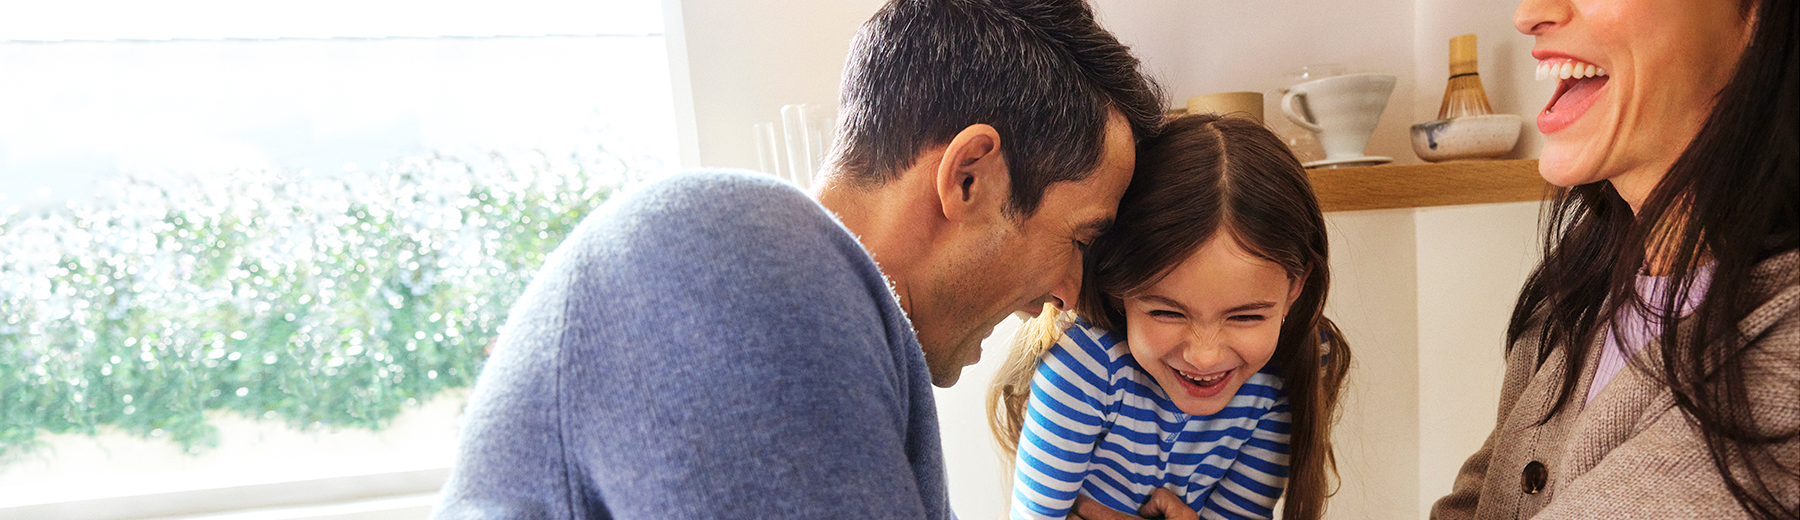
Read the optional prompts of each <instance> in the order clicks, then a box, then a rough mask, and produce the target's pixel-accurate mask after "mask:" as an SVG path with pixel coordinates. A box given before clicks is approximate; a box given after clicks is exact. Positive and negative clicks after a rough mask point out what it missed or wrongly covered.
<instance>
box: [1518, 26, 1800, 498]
mask: <svg viewBox="0 0 1800 520" xmlns="http://www.w3.org/2000/svg"><path fill="white" fill-rule="evenodd" d="M1795 5H1796V2H1792V1H1775V0H1762V1H1760V2H1758V1H1755V0H1750V1H1748V2H1746V3H1745V4H1744V13H1745V14H1746V17H1747V18H1746V19H1747V20H1749V23H1751V26H1752V30H1753V31H1754V32H1753V34H1752V36H1751V41H1750V44H1749V47H1748V48H1746V49H1745V52H1744V55H1743V57H1742V58H1741V59H1740V60H1739V61H1738V64H1737V68H1736V72H1734V73H1733V75H1732V77H1731V80H1730V82H1729V83H1728V84H1726V86H1725V88H1724V89H1723V90H1722V91H1720V92H1719V95H1718V98H1717V100H1716V102H1715V104H1714V106H1713V109H1712V113H1711V115H1710V116H1709V117H1708V118H1707V120H1706V123H1705V124H1704V125H1703V126H1702V127H1701V129H1700V131H1699V133H1698V134H1697V135H1696V136H1695V138H1694V140H1693V141H1692V142H1691V143H1690V144H1689V145H1688V147H1687V148H1686V149H1685V150H1683V151H1682V153H1681V156H1680V158H1678V159H1677V160H1676V161H1675V163H1674V165H1673V166H1672V167H1670V169H1669V171H1668V172H1667V174H1666V175H1665V176H1664V177H1663V179H1662V180H1661V182H1660V183H1658V184H1657V186H1656V188H1655V189H1654V190H1653V191H1652V192H1651V193H1650V195H1649V197H1648V199H1647V200H1646V201H1645V202H1644V204H1643V205H1642V208H1641V209H1640V211H1639V212H1638V214H1637V215H1635V216H1634V215H1633V214H1632V211H1631V208H1630V207H1629V206H1628V205H1627V204H1626V203H1625V201H1624V200H1623V199H1621V198H1620V197H1619V195H1618V193H1617V192H1616V191H1614V189H1613V187H1612V185H1611V184H1610V183H1608V182H1605V181H1602V182H1595V183H1591V184H1584V185H1580V186H1576V187H1573V188H1569V189H1567V190H1564V191H1563V193H1562V194H1561V195H1560V196H1559V197H1558V198H1557V200H1556V201H1555V202H1554V203H1553V204H1551V205H1550V206H1549V207H1548V210H1547V213H1546V218H1545V237H1544V251H1545V255H1544V261H1543V263H1542V264H1540V265H1539V266H1538V268H1537V270H1536V271H1535V272H1533V273H1532V275H1531V278H1530V279H1529V280H1528V281H1527V282H1526V284H1525V288H1524V290H1523V292H1522V293H1521V294H1520V295H1519V301H1518V303H1517V305H1515V306H1514V308H1513V314H1512V323H1511V325H1510V326H1509V327H1508V330H1507V341H1508V345H1509V346H1508V347H1507V348H1508V351H1510V350H1511V349H1512V348H1514V346H1517V345H1518V344H1519V343H1518V342H1519V340H1521V339H1523V338H1525V337H1526V336H1527V335H1528V334H1536V335H1537V337H1536V338H1535V339H1537V340H1538V343H1537V344H1536V345H1537V349H1538V350H1537V352H1536V355H1537V363H1538V365H1539V366H1540V367H1542V365H1543V364H1544V363H1545V361H1546V359H1547V358H1548V356H1549V354H1550V352H1551V350H1552V349H1553V348H1555V347H1557V346H1561V347H1562V348H1564V349H1567V354H1568V355H1567V356H1565V357H1564V358H1563V359H1564V361H1563V363H1564V365H1565V366H1564V368H1565V369H1566V371H1565V372H1564V377H1563V381H1562V385H1561V389H1560V390H1559V392H1558V394H1557V401H1556V404H1555V406H1554V407H1552V409H1551V410H1550V411H1549V412H1548V413H1547V414H1546V415H1545V416H1544V417H1543V418H1542V419H1541V420H1542V421H1548V420H1549V418H1550V417H1551V416H1554V415H1556V414H1557V413H1558V411H1560V410H1561V409H1562V408H1563V407H1565V406H1568V405H1569V401H1570V400H1571V399H1573V398H1574V397H1573V394H1574V393H1575V392H1574V390H1575V386H1576V385H1577V384H1578V383H1579V379H1580V378H1581V376H1582V375H1583V374H1584V373H1585V372H1586V371H1588V370H1592V367H1586V366H1583V365H1585V364H1586V363H1585V360H1586V357H1587V354H1588V349H1589V348H1591V347H1592V346H1593V345H1596V342H1595V340H1596V339H1597V338H1598V337H1599V334H1602V333H1605V332H1606V331H1607V330H1608V328H1609V327H1612V326H1613V325H1612V321H1613V320H1612V319H1611V318H1612V316H1614V315H1615V314H1617V312H1618V311H1619V309H1621V308H1627V307H1625V306H1631V307H1632V308H1635V309H1634V310H1635V311H1638V312H1644V313H1645V314H1646V315H1647V316H1649V317H1650V322H1651V323H1665V324H1676V323H1677V320H1678V319H1679V320H1680V324H1679V326H1667V327H1663V330H1662V332H1661V334H1660V336H1659V337H1658V341H1657V345H1658V346H1657V347H1654V348H1657V349H1659V350H1660V352H1658V353H1657V354H1659V355H1657V356H1637V357H1636V358H1635V359H1633V361H1632V364H1631V366H1632V369H1633V370H1636V371H1638V372H1639V373H1642V374H1644V375H1646V376H1649V377H1651V378H1653V379H1654V380H1656V381H1658V382H1659V383H1660V384H1662V385H1665V386H1667V387H1668V388H1669V389H1670V391H1671V392H1672V393H1673V395H1674V398H1675V405H1676V407H1678V408H1680V410H1681V412H1682V413H1683V414H1684V415H1685V416H1686V417H1687V420H1688V421H1689V422H1691V423H1692V424H1693V425H1694V426H1696V429H1698V430H1699V431H1700V432H1701V436H1702V437H1703V438H1704V440H1705V443H1706V448H1707V451H1708V453H1709V454H1710V455H1711V457H1712V461H1713V465H1714V466H1715V467H1716V468H1717V470H1718V472H1719V474H1720V476H1722V477H1723V478H1724V480H1725V483H1726V486H1727V487H1728V488H1729V489H1730V490H1731V494H1732V496H1733V497H1734V498H1735V499H1736V500H1737V502H1738V504H1739V505H1741V506H1743V508H1744V510H1745V512H1747V513H1748V514H1750V515H1751V516H1753V517H1756V518H1794V517H1796V516H1797V514H1800V513H1797V512H1796V511H1795V510H1794V509H1793V506H1792V504H1793V503H1794V502H1793V497H1777V496H1775V495H1774V493H1775V490H1774V489H1772V488H1771V486H1769V485H1768V482H1770V481H1771V479H1775V478H1784V477H1783V475H1785V478H1788V479H1793V478H1795V477H1796V475H1795V474H1794V470H1793V468H1792V466H1791V464H1792V461H1791V460H1788V461H1785V462H1784V461H1782V460H1780V459H1779V458H1777V457H1776V456H1775V455H1774V454H1772V453H1770V447H1771V446H1775V445H1778V444H1780V443H1783V442H1791V441H1792V440H1793V439H1794V438H1795V436H1796V435H1797V434H1800V432H1796V431H1793V430H1786V431H1782V430H1779V429H1778V427H1777V426H1776V425H1772V424H1763V423H1759V419H1766V418H1759V417H1758V416H1757V414H1756V413H1754V410H1753V408H1754V406H1753V404H1752V403H1751V399H1752V396H1751V395H1750V389H1749V388H1747V387H1746V384H1745V383H1746V376H1747V373H1746V367H1745V364H1744V353H1745V352H1746V351H1748V350H1751V349H1753V348H1756V346H1757V342H1758V341H1761V340H1762V339H1763V338H1762V337H1745V336H1744V335H1743V334H1742V332H1741V331H1740V330H1739V329H1738V324H1739V322H1741V321H1742V320H1744V319H1745V317H1747V316H1748V315H1749V314H1750V313H1751V312H1752V311H1753V310H1755V309H1756V308H1757V307H1758V306H1759V305H1761V304H1762V303H1763V302H1764V301H1766V300H1767V299H1768V298H1769V297H1770V296H1772V294H1770V293H1769V292H1768V291H1767V290H1763V289H1759V287H1758V285H1763V284H1769V283H1771V282H1772V281H1774V282H1778V283H1783V284H1792V283H1793V281H1794V277H1795V273H1792V272H1787V273H1777V274H1775V275H1774V276H1775V280H1768V279H1763V280H1760V281H1759V280H1757V279H1756V278H1755V277H1754V275H1753V273H1754V271H1755V269H1756V268H1757V265H1758V264H1759V263H1760V262H1762V261H1764V260H1767V259H1769V258H1771V257H1774V256H1776V255H1778V254H1782V253H1784V252H1788V251H1793V250H1794V249H1796V248H1797V247H1800V160H1797V157H1800V140H1797V138H1796V132H1800V117H1796V97H1797V94H1796V81H1795V74H1796V72H1797V71H1796V69H1797V67H1796V65H1795V60H1796V55H1797V54H1796V51H1797V49H1796V43H1795V38H1794V33H1795V29H1796V27H1795V21H1796V20H1795ZM1752 11H1754V13H1753V14H1752ZM1646 262H1649V263H1650V264H1654V266H1656V267H1658V268H1659V270H1666V272H1667V274H1668V275H1669V282H1668V283H1667V284H1666V289H1665V290H1664V293H1663V294H1661V295H1658V296H1653V297H1652V298H1651V300H1652V301H1657V302H1659V303H1658V304H1655V305H1651V304H1647V303H1645V298H1643V297H1641V296H1640V295H1639V294H1638V293H1637V291H1636V289H1635V287H1636V284H1635V282H1634V280H1635V278H1636V276H1637V274H1638V273H1639V269H1640V266H1644V265H1646ZM1708 262H1711V263H1712V264H1713V274H1712V280H1711V284H1710V287H1709V288H1706V289H1704V290H1705V299H1704V300H1703V301H1702V302H1701V303H1700V305H1699V306H1698V307H1696V308H1694V309H1693V313H1692V314H1691V315H1689V316H1688V317H1686V318H1680V317H1681V316H1682V314H1681V309H1682V307H1681V306H1682V304H1683V302H1684V301H1685V300H1687V299H1688V298H1687V295H1688V293H1689V292H1690V291H1692V290H1694V287H1695V278H1696V276H1697V274H1698V273H1700V272H1701V267H1702V266H1704V265H1705V264H1707V263H1708ZM1651 360H1657V361H1655V362H1657V363H1658V365H1657V366H1649V365H1650V363H1652V361H1651ZM1793 390H1795V389H1793V388H1790V389H1788V392H1787V393H1786V394H1781V390H1779V389H1778V390H1774V392H1776V394H1777V395H1778V396H1777V397H1767V396H1763V397H1758V399H1762V400H1765V401H1766V400H1768V399H1777V400H1785V402H1787V403H1790V404H1791V403H1792V400H1793V399H1795V398H1796V397H1795V395H1796V394H1795V393H1794V392H1793ZM1764 405H1765V406H1766V405H1767V403H1764Z"/></svg>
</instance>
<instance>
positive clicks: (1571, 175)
mask: <svg viewBox="0 0 1800 520" xmlns="http://www.w3.org/2000/svg"><path fill="white" fill-rule="evenodd" d="M1738 7H1739V2H1738V0H1523V1H1522V2H1520V4H1519V10H1518V12H1517V13H1516V14H1515V15H1514V18H1513V24H1514V25H1515V26H1516V27H1517V28H1518V29H1519V32H1522V33H1525V34H1529V35H1531V36H1534V37H1535V38H1536V39H1537V43H1536V45H1535V46H1534V47H1533V48H1532V51H1531V55H1532V57H1534V58H1537V59H1538V70H1539V77H1540V78H1544V79H1547V80H1549V81H1552V82H1555V84H1556V93H1555V94H1554V95H1552V96H1551V98H1550V103H1549V105H1548V106H1545V107H1544V109H1543V111H1542V112H1540V113H1539V114H1538V118H1537V123H1538V130H1540V131H1542V132H1543V133H1544V151H1543V154H1542V160H1541V164H1540V166H1539V169H1540V170H1541V171H1542V172H1543V174H1544V178H1545V179H1546V180H1549V181H1550V182H1551V183H1552V184H1556V185H1558V186H1574V185H1577V184H1583V183H1589V182H1594V181H1599V180H1612V181H1613V182H1614V185H1615V187H1617V188H1618V189H1619V191H1620V192H1621V194H1623V195H1625V196H1626V199H1627V200H1631V201H1634V207H1635V201H1637V200H1641V199H1642V197H1643V196H1644V195H1647V194H1648V192H1649V189H1650V188H1652V187H1654V186H1655V184H1656V181H1658V180H1660V179H1661V178H1662V172H1663V171H1666V170H1667V169H1668V167H1669V165H1671V164H1673V163H1674V161H1675V158H1676V157H1677V156H1679V155H1680V153H1681V151H1682V149H1684V148H1686V146H1687V144H1688V142H1689V141H1691V140H1693V138H1694V135H1695V134H1696V133H1698V132H1699V129H1700V125H1701V123H1703V122H1705V120H1706V116H1707V114H1708V113H1709V111H1710V110H1711V108H1712V101H1713V97H1714V96H1715V95H1716V94H1718V92H1719V90H1720V89H1721V88H1723V87H1724V86H1725V83H1726V82H1727V81H1728V80H1729V79H1730V75H1731V72H1732V68H1733V66H1734V65H1735V64H1736V63H1737V60H1738V57H1739V56H1740V55H1742V54H1743V52H1744V47H1745V45H1746V44H1747V43H1748V41H1749V40H1748V36H1749V32H1750V31H1749V30H1750V27H1749V23H1748V22H1747V21H1746V20H1745V19H1744V18H1743V17H1741V16H1739V11H1738ZM1590 67H1591V69H1590ZM1546 73H1547V74H1546ZM1632 192H1636V194H1637V196H1636V198H1635V199H1634V198H1633V196H1632Z"/></svg>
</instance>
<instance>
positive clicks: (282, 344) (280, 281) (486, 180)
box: [0, 149, 639, 462]
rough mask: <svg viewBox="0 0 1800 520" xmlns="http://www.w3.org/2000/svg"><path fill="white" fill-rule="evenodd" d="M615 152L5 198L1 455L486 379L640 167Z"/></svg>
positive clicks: (196, 430)
mask: <svg viewBox="0 0 1800 520" xmlns="http://www.w3.org/2000/svg"><path fill="white" fill-rule="evenodd" d="M638 170H639V169H638V168H635V167H633V166H632V165H631V164H629V163H628V162H626V161H624V160H621V159H620V158H619V157H618V156H616V155H614V154H610V153H607V152H606V151H605V150H603V149H597V150H596V151H591V152H582V153H575V154H570V155H568V156H566V157H549V156H545V155H543V154H528V155H527V156H523V157H521V156H506V155H502V154H491V155H487V156H482V157H477V158H459V157H451V156H443V155H430V156H423V157H416V158H412V159H408V160H405V161H400V162H399V163H398V164H395V165H391V166H390V165H383V167H382V168H381V169H380V170H379V171H372V172H359V173H354V174H344V175H317V174H311V173H307V172H301V173H299V174H291V173H283V172H238V173H236V174H232V175H226V176H214V177H208V178H198V177H188V178H177V177H158V178H148V177H131V178H126V179H122V180H120V181H118V182H115V183H112V184H110V185H108V186H107V187H105V188H104V189H103V190H102V194H101V195H100V196H98V197H96V198H95V199H93V200H92V201H90V202H80V203H70V204H69V205H68V207H67V208H63V209H60V210H58V211H54V212H50V213H48V214H44V215H33V216H25V215H21V214H19V213H17V212H16V211H15V212H10V213H5V214H3V215H0V462H4V461H6V460H11V459H13V458H16V457H17V456H19V455H22V454H25V453H29V452H30V451H31V450H32V449H33V448H34V447H35V446H38V445H40V444H42V439H41V436H42V435H45V434H57V433H83V434H97V433H100V432H102V431H105V430H108V429H116V430H120V431H124V432H128V433H131V434H135V435H140V436H146V437H159V438H160V437H166V438H168V439H170V440H171V441H173V442H175V443H178V444H179V445H180V446H182V447H183V448H185V449H186V450H188V451H190V452H199V451H203V450H205V449H206V448H208V447H211V446H214V445H216V443H217V440H218V435H219V434H218V432H217V429H216V428H215V427H213V426H211V425H209V424H208V421H207V416H208V414H209V413H213V414H217V413H235V414H242V415H245V416H250V417H257V418H262V419H265V420H279V421H284V422H286V423H287V424H289V425H291V426H293V427H296V428H314V429H337V428H367V429H379V428H381V427H383V426H384V425H385V424H386V423H387V422H388V421H389V420H391V419H392V418H393V417H394V416H395V415H397V414H399V413H400V412H401V411H403V410H405V409H406V408H407V407H409V406H416V405H417V404H419V403H421V402H424V401H426V400H429V399H431V398H432V397H434V396H437V395H439V394H440V393H442V392H444V391H445V390H448V389H453V388H460V387H468V386H470V385H472V384H473V383H474V381H475V378H476V375H477V374H478V373H479V372H480V369H481V366H482V362H483V361H484V360H485V359H486V355H487V350H488V349H489V348H491V345H492V344H493V342H494V340H495V338H496V337H497V335H498V334H499V333H500V330H501V328H502V324H503V322H504V320H505V317H506V313H507V306H508V305H509V304H511V303H512V302H513V300H514V299H516V298H517V297H518V296H519V294H521V293H522V292H523V291H524V289H525V286H526V284H528V283H529V282H530V281H531V278H532V274H533V272H534V271H535V270H536V269H537V268H538V267H539V266H540V265H542V264H543V263H544V261H545V259H546V257H547V256H548V255H549V254H551V251H552V250H553V249H554V248H555V247H556V245H557V244H559V243H561V241H562V239H563V237H564V236H566V235H567V234H568V233H569V232H570V231H571V230H573V228H574V227H575V225H576V224H577V223H578V222H580V220H581V218H582V217H583V216H585V215H586V214H587V213H588V212H589V211H590V210H592V209H594V208H595V207H596V206H598V205H599V204H600V203H601V202H602V201H604V200H605V199H606V198H607V197H608V196H609V195H610V194H612V193H613V192H614V191H615V190H616V189H617V188H618V187H619V186H621V185H623V184H624V183H625V182H626V181H627V180H628V179H630V178H631V177H632V176H633V172H635V171H638Z"/></svg>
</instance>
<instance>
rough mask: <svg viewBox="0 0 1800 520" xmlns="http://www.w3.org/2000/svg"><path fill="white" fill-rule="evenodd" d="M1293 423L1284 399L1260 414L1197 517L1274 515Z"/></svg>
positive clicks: (1232, 518)
mask: <svg viewBox="0 0 1800 520" xmlns="http://www.w3.org/2000/svg"><path fill="white" fill-rule="evenodd" d="M1248 386H1249V385H1246V387H1248ZM1292 422H1293V418H1292V414H1291V413H1290V412H1289V409H1288V400H1287V397H1286V396H1283V397H1281V398H1280V399H1279V400H1277V401H1276V402H1275V405H1274V406H1273V407H1271V408H1269V410H1268V411H1265V412H1263V415H1262V417H1261V418H1259V419H1258V420H1257V421H1256V430H1255V431H1253V432H1250V439H1249V440H1248V441H1246V442H1245V443H1244V446H1243V448H1242V449H1241V450H1240V451H1239V452H1238V457H1237V460H1235V461H1234V462H1232V464H1231V467H1230V468H1229V469H1227V470H1226V472H1225V475H1224V476H1223V477H1221V478H1220V479H1219V484H1218V485H1217V486H1215V487H1214V488H1213V491H1212V493H1209V494H1208V495H1207V497H1206V500H1205V503H1204V504H1203V505H1202V506H1201V507H1200V510H1199V511H1197V512H1198V513H1199V514H1200V518H1207V519H1226V520H1237V519H1264V520H1266V519H1269V518H1272V517H1273V516H1274V514H1275V502H1276V501H1278V500H1280V499H1281V492H1282V490H1283V489H1286V488H1287V479H1288V453H1289V452H1288V438H1289V435H1290V432H1291V431H1292Z"/></svg>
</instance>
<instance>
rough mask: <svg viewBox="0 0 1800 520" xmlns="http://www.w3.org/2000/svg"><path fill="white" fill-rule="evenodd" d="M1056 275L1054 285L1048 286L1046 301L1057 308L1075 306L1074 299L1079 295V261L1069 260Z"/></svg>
mask: <svg viewBox="0 0 1800 520" xmlns="http://www.w3.org/2000/svg"><path fill="white" fill-rule="evenodd" d="M1071 264H1073V265H1069V266H1065V267H1064V268H1063V272H1062V273H1061V274H1060V275H1059V276H1057V277H1056V285H1053V286H1051V287H1050V294H1048V295H1047V296H1048V297H1049V298H1048V303H1050V304H1051V305H1055V306H1056V309H1057V310H1061V311H1066V310H1070V309H1074V308H1075V299H1076V298H1077V297H1079V296H1081V262H1071Z"/></svg>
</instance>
